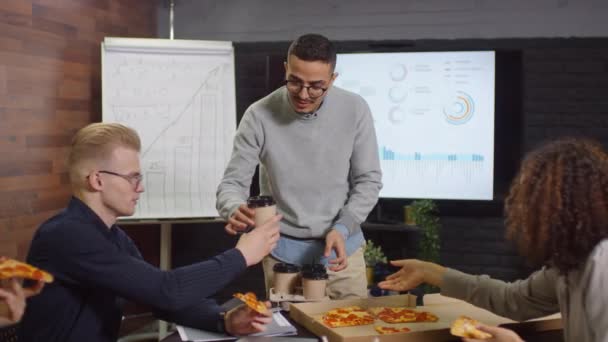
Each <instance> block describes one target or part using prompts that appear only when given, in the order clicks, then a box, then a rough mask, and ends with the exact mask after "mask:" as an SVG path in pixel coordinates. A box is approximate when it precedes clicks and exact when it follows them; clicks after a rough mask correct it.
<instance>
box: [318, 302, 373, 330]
mask: <svg viewBox="0 0 608 342" xmlns="http://www.w3.org/2000/svg"><path fill="white" fill-rule="evenodd" d="M322 320H323V323H324V324H325V325H327V326H328V327H330V328H341V327H353V326H357V325H368V324H373V323H374V321H375V319H374V316H372V315H371V314H370V313H369V312H367V311H366V310H365V309H363V308H361V307H359V306H349V307H342V308H336V309H332V310H329V311H327V312H326V313H325V314H324V315H323V317H322Z"/></svg>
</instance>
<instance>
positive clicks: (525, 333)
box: [161, 294, 563, 342]
mask: <svg viewBox="0 0 608 342" xmlns="http://www.w3.org/2000/svg"><path fill="white" fill-rule="evenodd" d="M424 298H425V302H433V303H440V302H445V303H451V304H450V305H455V306H457V305H459V303H458V302H460V303H464V302H462V301H460V300H457V299H453V298H448V297H444V296H441V295H440V294H431V295H426V296H425V297H424ZM466 305H468V304H466ZM281 313H282V314H283V316H284V317H285V318H287V319H288V320H289V321H290V322H291V323H292V324H293V325H294V326H295V327H296V329H297V331H298V334H297V335H296V336H295V337H302V338H313V339H317V340H320V339H319V338H318V337H317V336H315V335H314V334H313V333H312V332H310V331H309V330H308V329H306V328H305V327H303V326H302V325H300V324H298V323H297V322H294V321H293V320H292V319H291V318H290V317H289V313H288V312H285V311H282V312H281ZM480 319H481V318H480ZM511 322H513V321H511ZM506 327H508V328H510V329H513V330H515V331H516V332H517V333H518V334H519V335H520V336H521V337H522V338H523V339H524V340H525V341H535V342H559V341H563V331H562V324H561V315H560V314H555V315H551V316H547V317H544V318H541V319H537V320H532V321H527V322H523V323H515V322H514V323H509V324H506ZM269 339H270V338H269ZM161 341H162V342H181V341H182V340H181V338H180V337H179V334H178V333H177V332H173V333H171V334H170V335H168V336H167V337H165V338H164V339H162V340H161ZM440 341H447V342H451V341H454V342H456V341H461V339H460V338H458V337H452V336H446V337H445V338H442V339H441V340H440Z"/></svg>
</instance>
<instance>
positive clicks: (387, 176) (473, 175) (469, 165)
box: [379, 146, 488, 191]
mask: <svg viewBox="0 0 608 342" xmlns="http://www.w3.org/2000/svg"><path fill="white" fill-rule="evenodd" d="M379 152H380V161H381V166H382V172H383V178H384V180H385V181H386V183H389V182H396V183H397V184H403V183H404V182H406V181H414V182H416V183H417V184H418V185H420V184H426V187H427V189H426V191H431V188H433V187H434V186H436V185H437V184H440V183H441V182H445V181H446V180H448V179H449V180H451V181H452V182H453V183H454V184H472V183H473V182H475V181H476V179H478V178H479V176H481V175H482V174H483V173H484V169H485V168H486V167H488V165H486V158H485V157H484V156H483V155H481V154H477V153H422V152H413V153H399V152H396V151H394V150H392V149H390V148H388V147H386V146H382V147H380V151H379ZM452 182H450V183H452ZM388 191H390V190H388Z"/></svg>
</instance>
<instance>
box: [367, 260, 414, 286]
mask: <svg viewBox="0 0 608 342" xmlns="http://www.w3.org/2000/svg"><path fill="white" fill-rule="evenodd" d="M391 265H393V266H398V267H401V269H400V270H399V271H397V272H395V273H393V274H391V275H389V276H387V277H386V279H385V280H384V281H381V282H379V283H378V286H379V287H380V288H381V289H384V290H391V291H407V290H411V289H413V288H415V287H416V286H418V285H420V284H421V283H423V282H424V270H423V267H424V266H423V264H422V262H421V261H420V260H415V259H406V260H393V261H391Z"/></svg>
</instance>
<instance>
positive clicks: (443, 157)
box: [380, 146, 485, 162]
mask: <svg viewBox="0 0 608 342" xmlns="http://www.w3.org/2000/svg"><path fill="white" fill-rule="evenodd" d="M380 158H381V159H382V160H417V161H423V160H434V161H470V162H483V161H484V159H485V158H484V157H483V156H482V155H480V154H460V153H459V154H454V153H450V154H448V153H426V154H422V153H420V152H414V153H411V154H403V153H396V152H395V151H392V150H391V149H388V148H386V147H385V146H382V149H381V151H380Z"/></svg>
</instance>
